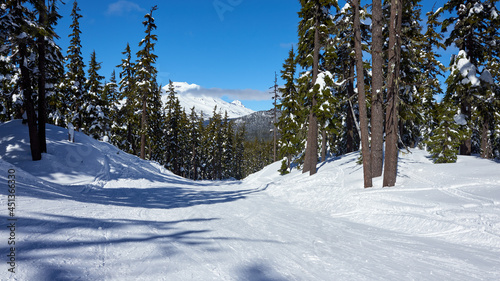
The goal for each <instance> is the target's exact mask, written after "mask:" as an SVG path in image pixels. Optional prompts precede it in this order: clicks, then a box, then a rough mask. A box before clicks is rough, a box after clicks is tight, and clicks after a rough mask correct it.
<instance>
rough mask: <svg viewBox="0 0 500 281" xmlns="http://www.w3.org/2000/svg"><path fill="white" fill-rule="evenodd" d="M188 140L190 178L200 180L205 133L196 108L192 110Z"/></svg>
mask: <svg viewBox="0 0 500 281" xmlns="http://www.w3.org/2000/svg"><path fill="white" fill-rule="evenodd" d="M187 131H188V139H187V148H188V163H189V165H188V166H189V169H188V178H190V179H193V180H198V179H200V173H199V172H200V165H201V162H202V161H201V160H202V156H203V155H202V151H201V144H202V139H201V138H202V133H203V120H202V119H201V118H200V117H198V114H197V113H196V111H195V108H194V106H193V108H191V114H190V115H189V125H188V128H187Z"/></svg>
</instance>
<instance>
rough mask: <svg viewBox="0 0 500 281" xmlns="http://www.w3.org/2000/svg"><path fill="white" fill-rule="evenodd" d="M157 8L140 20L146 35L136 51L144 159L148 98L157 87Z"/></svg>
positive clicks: (143, 153) (141, 153) (144, 154)
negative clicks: (155, 17) (155, 14)
mask: <svg viewBox="0 0 500 281" xmlns="http://www.w3.org/2000/svg"><path fill="white" fill-rule="evenodd" d="M156 10H157V6H154V7H153V8H151V10H150V12H149V13H148V14H146V15H145V16H144V18H145V19H146V20H145V21H143V22H142V24H143V25H144V27H145V28H146V30H145V33H146V36H145V37H144V39H143V40H141V42H140V43H139V47H142V49H141V50H139V51H138V52H137V58H138V62H137V63H136V65H135V75H136V77H137V86H138V89H137V90H138V92H139V100H140V103H141V107H142V111H141V129H140V135H141V151H140V157H141V158H142V159H146V134H147V131H148V128H147V124H148V120H147V119H148V100H151V99H152V98H151V96H152V95H154V93H155V92H156V89H157V87H158V85H157V83H156V74H157V70H156V68H155V67H154V64H155V63H156V58H157V55H155V54H154V53H153V51H154V48H155V45H156V43H155V42H156V41H158V37H157V35H156V34H153V31H154V30H155V29H156V28H157V27H156V24H155V20H154V18H153V12H154V11H156Z"/></svg>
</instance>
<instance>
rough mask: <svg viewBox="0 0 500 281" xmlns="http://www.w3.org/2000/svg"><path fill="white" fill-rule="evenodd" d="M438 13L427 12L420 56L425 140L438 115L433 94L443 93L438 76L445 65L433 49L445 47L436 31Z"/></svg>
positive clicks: (441, 74) (439, 24)
mask: <svg viewBox="0 0 500 281" xmlns="http://www.w3.org/2000/svg"><path fill="white" fill-rule="evenodd" d="M438 15H439V13H435V12H434V11H432V12H429V13H427V30H426V32H425V34H424V38H425V42H424V46H423V48H422V50H421V56H420V57H421V58H422V62H421V64H422V75H421V77H422V78H421V83H420V86H419V87H418V89H419V92H420V94H421V96H422V105H423V106H422V109H423V110H422V112H421V113H420V114H421V118H422V119H423V120H424V124H423V128H422V131H423V132H422V135H423V136H424V139H425V140H427V139H429V137H430V134H431V132H432V131H433V130H434V128H435V125H436V122H435V119H436V118H437V116H438V115H437V110H436V108H435V104H436V101H435V98H434V95H436V94H442V93H443V90H442V88H441V82H440V81H439V79H438V76H444V75H443V72H444V71H445V67H444V65H443V64H442V63H441V62H439V61H438V58H439V57H440V55H439V54H438V53H436V51H435V50H436V49H445V46H444V44H443V43H442V41H443V35H442V34H441V33H439V32H438V31H437V30H438V29H437V27H438V26H441V22H439V21H438Z"/></svg>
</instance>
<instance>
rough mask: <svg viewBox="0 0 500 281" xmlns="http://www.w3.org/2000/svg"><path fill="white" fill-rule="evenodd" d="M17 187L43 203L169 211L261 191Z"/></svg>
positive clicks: (21, 193) (20, 193) (173, 187)
mask: <svg viewBox="0 0 500 281" xmlns="http://www.w3.org/2000/svg"><path fill="white" fill-rule="evenodd" d="M0 178H2V177H0ZM17 186H18V187H19V188H17V191H16V195H18V196H27V197H33V198H38V199H45V200H60V199H67V200H73V201H76V202H82V203H91V204H101V205H114V206H122V207H139V208H148V209H151V208H156V209H173V208H186V207H191V206H197V205H212V204H220V203H228V202H233V201H236V200H241V199H245V198H246V197H247V196H248V195H250V194H253V193H257V192H261V191H262V189H241V190H227V191H225V190H223V191H221V190H212V189H209V188H206V189H204V188H199V187H190V186H182V185H175V184H171V185H166V186H165V187H152V188H131V187H122V188H88V189H85V188H82V189H83V190H80V191H75V190H72V189H70V188H68V187H65V186H59V185H57V184H51V183H47V182H43V183H42V184H40V185H39V186H37V185H36V184H30V183H27V184H25V183H23V179H20V178H18V181H17ZM71 188H73V187H71ZM4 192H6V190H2V192H1V193H4Z"/></svg>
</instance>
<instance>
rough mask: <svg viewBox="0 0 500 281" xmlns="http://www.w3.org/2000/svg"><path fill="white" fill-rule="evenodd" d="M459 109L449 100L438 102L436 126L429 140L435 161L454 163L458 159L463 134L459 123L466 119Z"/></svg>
mask: <svg viewBox="0 0 500 281" xmlns="http://www.w3.org/2000/svg"><path fill="white" fill-rule="evenodd" d="M457 111H458V107H457V106H455V105H453V103H452V102H450V101H449V100H444V101H442V102H441V103H439V104H436V112H437V118H436V128H435V129H434V130H433V131H432V135H431V136H430V138H429V140H428V141H427V145H428V147H429V152H430V154H431V157H432V159H433V161H434V163H454V162H455V161H456V160H457V154H458V149H459V147H460V143H461V140H462V134H463V132H462V126H461V125H460V124H458V123H460V122H462V121H465V120H464V119H463V117H462V116H461V114H457ZM457 121H458V122H457ZM463 124H465V123H463Z"/></svg>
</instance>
